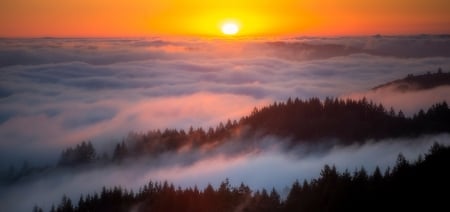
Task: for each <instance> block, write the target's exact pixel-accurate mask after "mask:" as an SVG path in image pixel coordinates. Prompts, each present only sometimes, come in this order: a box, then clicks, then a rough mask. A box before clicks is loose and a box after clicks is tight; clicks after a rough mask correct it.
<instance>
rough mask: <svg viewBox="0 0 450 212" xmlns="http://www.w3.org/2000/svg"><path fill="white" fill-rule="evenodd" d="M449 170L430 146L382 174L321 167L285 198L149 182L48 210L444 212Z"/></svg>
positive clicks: (449, 163)
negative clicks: (414, 157) (425, 150)
mask: <svg viewBox="0 0 450 212" xmlns="http://www.w3.org/2000/svg"><path fill="white" fill-rule="evenodd" d="M449 167H450V147H445V146H442V145H439V144H434V145H433V146H432V147H431V148H430V150H429V152H428V153H427V154H425V155H424V157H421V156H420V157H419V158H418V159H417V160H416V161H414V162H409V161H407V160H406V159H405V158H404V157H403V156H402V155H401V154H400V155H399V156H398V159H397V162H396V164H395V166H394V167H393V168H392V169H390V168H388V169H386V170H385V171H384V172H383V173H382V171H381V170H380V169H379V168H378V167H377V168H376V169H375V170H374V172H373V173H371V174H369V173H367V171H366V170H365V169H364V167H361V168H360V169H358V170H355V171H354V172H353V173H350V172H349V171H344V172H342V173H341V172H339V171H337V170H336V168H335V167H334V166H331V167H330V166H328V165H325V166H324V168H323V169H322V171H321V173H320V176H319V177H318V178H317V179H313V180H310V181H307V180H305V181H304V182H303V183H299V182H298V181H296V182H294V183H293V185H292V187H291V189H290V191H289V194H288V195H287V197H286V198H285V199H281V198H280V195H279V194H278V192H277V191H276V190H274V189H273V190H272V191H270V192H268V191H266V190H261V191H259V190H258V191H252V190H251V189H250V188H249V187H248V186H246V185H245V184H243V183H242V184H241V185H240V186H238V187H232V186H231V185H230V183H229V182H228V180H225V181H224V182H222V183H221V185H220V186H219V187H218V188H217V189H214V188H213V187H212V186H211V185H208V186H207V187H206V188H204V189H202V190H199V189H198V188H197V187H194V188H184V189H183V188H180V187H178V188H175V186H174V185H173V184H169V183H167V182H164V183H155V182H150V183H149V184H148V185H145V186H144V187H143V188H141V189H140V190H139V191H138V192H137V193H134V192H132V191H127V190H125V189H122V188H119V187H115V188H112V189H106V188H104V189H103V190H102V191H101V193H100V194H97V193H94V194H93V195H87V196H81V197H80V198H79V199H78V200H77V201H75V200H71V199H69V198H67V197H65V196H64V197H63V198H62V201H61V202H60V203H59V204H58V205H57V206H52V207H51V209H50V211H58V212H69V211H70V212H78V211H79V212H82V211H108V212H115V211H117V212H119V211H200V212H201V211H249V212H250V211H309V212H313V211H437V210H439V211H448V210H449V209H450V206H449V205H448V203H447V201H448V200H447V198H448V196H447V195H446V194H447V192H448V191H449V189H450V180H449V179H450V170H449ZM34 211H42V210H41V209H40V208H39V207H38V206H36V207H35V208H34Z"/></svg>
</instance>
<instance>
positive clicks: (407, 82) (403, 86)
mask: <svg viewBox="0 0 450 212" xmlns="http://www.w3.org/2000/svg"><path fill="white" fill-rule="evenodd" d="M443 85H450V72H447V73H445V72H443V71H442V69H441V68H439V69H438V70H437V72H436V73H431V72H427V73H426V74H421V75H413V74H409V75H408V76H406V77H405V78H403V79H399V80H395V81H392V82H388V83H385V84H382V85H379V86H376V87H374V88H373V89H372V90H378V89H381V88H386V87H390V86H393V88H394V89H396V90H398V91H402V92H407V91H415V90H422V89H431V88H435V87H438V86H443Z"/></svg>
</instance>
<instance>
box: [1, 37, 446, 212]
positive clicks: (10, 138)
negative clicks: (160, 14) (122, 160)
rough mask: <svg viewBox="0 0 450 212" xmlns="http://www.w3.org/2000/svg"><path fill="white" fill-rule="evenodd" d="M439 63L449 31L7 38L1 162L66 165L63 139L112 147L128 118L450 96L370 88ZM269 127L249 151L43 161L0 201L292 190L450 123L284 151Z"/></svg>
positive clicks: (200, 118)
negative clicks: (158, 189)
mask: <svg viewBox="0 0 450 212" xmlns="http://www.w3.org/2000/svg"><path fill="white" fill-rule="evenodd" d="M439 67H441V68H442V69H443V71H445V72H448V71H449V70H450V37H449V36H427V35H423V36H403V37H397V36H390V37H389V36H387V37H384V36H372V37H347V38H321V37H299V38H290V39H279V40H257V39H255V40H252V41H249V40H235V41H230V40H164V39H158V38H145V39H0V155H1V159H0V171H2V170H6V169H7V168H8V167H9V166H10V165H14V166H15V167H19V166H20V165H21V164H22V163H23V161H25V160H26V161H28V162H29V164H31V165H44V164H49V165H54V164H55V163H56V161H57V158H58V156H59V155H60V153H61V150H62V149H64V148H66V147H68V146H73V145H75V144H77V143H79V142H81V141H82V140H91V141H92V143H93V145H94V146H95V147H96V149H98V150H99V151H100V153H101V152H103V151H108V150H111V149H112V148H113V147H112V145H111V144H113V143H114V144H115V143H116V142H118V141H120V140H122V138H124V137H125V136H126V135H127V133H128V132H130V131H137V132H146V131H148V130H153V129H157V128H160V129H161V128H177V129H180V128H182V129H188V128H189V127H190V126H193V127H205V128H207V127H209V126H216V125H217V124H218V123H219V122H221V121H227V120H228V119H231V120H233V119H239V118H240V117H242V116H243V115H248V114H249V113H250V112H251V111H252V109H253V108H254V107H260V106H263V105H267V104H269V103H271V102H273V101H284V100H286V99H287V98H288V97H299V98H310V97H319V98H325V97H328V96H329V97H350V98H361V97H364V96H366V97H367V98H368V99H370V100H373V101H375V102H381V103H383V104H385V105H386V106H387V107H389V106H393V107H395V108H396V109H402V110H404V111H405V112H406V113H407V114H412V113H414V112H417V111H418V110H419V109H421V108H428V107H429V106H430V105H432V104H434V103H436V102H438V101H442V100H447V101H449V100H450V99H449V95H448V94H449V93H450V89H449V87H438V88H434V89H433V90H424V91H418V92H411V93H407V94H406V93H399V92H395V91H392V90H390V89H388V88H387V89H384V90H377V91H369V90H370V88H372V87H374V86H377V85H379V84H382V83H386V82H388V81H391V80H395V79H399V78H403V77H405V76H406V75H407V74H414V75H416V74H422V73H425V72H427V71H430V72H435V71H436V70H437V69H438V68H439ZM265 139H266V141H265V142H262V143H264V144H265V145H264V146H258V147H257V148H250V149H245V151H244V150H239V148H240V147H242V146H240V145H239V144H237V143H236V142H232V145H229V146H222V147H220V148H217V149H215V150H214V151H212V152H210V151H206V150H198V151H197V152H179V153H177V154H169V155H162V156H161V157H159V158H157V159H152V160H150V159H147V160H140V161H137V162H136V161H134V162H132V163H131V162H130V163H129V164H127V165H123V166H119V167H118V166H107V167H98V168H87V169H84V170H62V169H59V170H56V171H55V170H52V171H48V172H44V173H40V174H38V175H33V176H32V177H31V178H30V179H24V180H23V181H21V182H19V183H16V184H14V185H12V186H7V187H6V188H0V207H1V208H0V211H29V210H31V207H32V205H34V204H38V205H42V206H45V208H46V209H48V207H49V205H51V204H52V203H57V202H58V201H59V199H60V198H61V195H62V194H64V193H65V194H67V195H69V196H70V197H73V198H75V199H78V196H79V195H80V193H87V192H94V191H99V189H100V188H101V187H102V186H115V185H122V186H124V187H126V188H130V189H131V188H132V189H137V188H138V187H139V186H142V185H143V184H145V183H147V182H148V181H149V180H168V181H171V182H174V183H175V184H177V185H181V186H193V185H198V186H200V187H203V186H205V184H206V183H208V182H211V183H213V184H215V185H217V184H218V183H220V181H222V180H224V179H225V178H226V177H228V178H230V180H231V182H232V183H233V184H238V183H240V182H241V181H244V182H245V183H247V184H249V185H250V186H251V187H252V188H255V189H257V188H262V187H267V186H269V187H272V186H275V187H276V188H277V189H280V191H282V190H283V188H285V187H286V186H289V185H290V184H291V183H292V182H293V181H294V180H295V179H300V180H302V179H310V178H312V177H316V176H317V175H318V173H319V170H320V169H321V168H322V166H323V165H324V164H326V163H328V164H335V165H336V166H337V167H338V169H341V170H342V169H345V168H348V169H349V170H353V169H354V168H356V167H360V166H361V165H364V166H365V167H367V168H368V169H369V170H372V169H373V168H374V166H375V164H378V165H380V166H381V167H383V168H385V167H386V166H388V165H392V164H393V163H394V161H395V158H396V156H397V154H398V153H399V152H402V153H404V154H405V155H406V156H407V158H415V157H416V156H417V155H418V154H420V153H423V152H425V151H426V150H427V148H428V147H429V146H430V145H431V143H432V142H434V141H435V140H436V141H439V142H442V143H449V138H448V135H435V136H423V137H420V138H418V139H405V140H408V141H400V140H401V139H400V140H387V141H383V142H380V143H370V142H369V144H367V145H364V146H347V147H338V146H337V147H334V148H332V149H331V150H329V151H319V152H315V153H314V154H312V153H311V154H306V153H305V152H308V151H305V150H304V149H302V148H306V147H298V149H293V150H289V151H286V147H284V146H282V145H281V144H280V142H278V140H279V139H277V138H270V137H267V138H265ZM238 143H239V142H238ZM238 150H239V151H238ZM247 150H248V151H247ZM230 153H234V154H230ZM44 194H45V195H44ZM18 199H20V200H21V202H23V204H20V205H18V204H16V201H15V200H18Z"/></svg>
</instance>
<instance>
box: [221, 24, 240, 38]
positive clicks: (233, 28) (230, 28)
mask: <svg viewBox="0 0 450 212" xmlns="http://www.w3.org/2000/svg"><path fill="white" fill-rule="evenodd" d="M238 32H239V26H238V25H237V24H236V23H231V22H228V23H224V24H223V25H222V33H223V34H225V35H235V34H237V33H238Z"/></svg>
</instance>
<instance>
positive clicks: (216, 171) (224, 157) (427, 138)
mask: <svg viewBox="0 0 450 212" xmlns="http://www.w3.org/2000/svg"><path fill="white" fill-rule="evenodd" d="M285 141H286V140H285V139H279V138H276V137H272V136H270V137H265V138H263V139H262V140H261V141H259V142H258V143H257V144H258V145H248V144H246V143H245V142H226V143H225V144H224V145H222V146H218V147H216V148H214V149H212V150H208V151H204V150H202V149H198V150H192V151H187V152H178V153H167V154H162V155H160V156H158V157H157V158H151V159H150V158H142V159H138V160H129V161H125V162H124V163H123V164H121V165H117V164H112V165H111V164H110V165H106V166H103V165H95V166H93V167H84V168H74V169H71V168H69V169H64V168H61V169H57V170H53V171H48V172H44V173H39V174H38V175H33V176H31V177H28V178H26V179H22V180H21V181H19V182H16V183H15V184H13V185H9V186H5V187H4V188H2V189H1V192H0V203H1V204H0V205H1V208H0V209H1V210H2V211H30V210H31V208H32V207H33V206H34V205H39V206H42V207H43V208H44V209H45V210H48V209H49V208H50V206H51V205H52V204H55V205H57V204H58V203H59V201H60V199H61V197H62V195H67V196H68V197H70V198H72V199H73V200H75V201H76V200H78V198H79V197H80V195H81V194H84V195H86V194H93V192H97V193H99V192H100V191H101V188H102V187H103V186H106V187H113V186H121V187H122V188H126V189H129V190H133V191H136V192H137V191H138V189H139V188H140V187H142V186H143V185H145V184H147V183H148V182H149V181H150V180H152V181H161V182H162V181H166V180H167V181H168V182H171V183H174V185H175V186H180V187H182V188H186V187H194V186H198V187H199V188H200V189H203V188H204V187H206V185H207V184H208V183H210V184H212V185H213V186H214V187H216V188H217V186H218V185H219V184H220V182H222V181H223V180H225V179H226V178H228V179H229V180H230V183H231V184H232V185H239V184H240V183H241V182H244V183H246V184H247V185H249V186H250V187H251V188H252V189H253V190H254V191H255V190H257V189H262V188H266V189H272V188H275V189H277V190H278V191H279V192H280V194H281V195H282V197H285V196H286V195H287V193H286V191H288V188H289V187H290V186H291V185H292V183H293V182H294V181H295V180H299V181H303V180H305V179H306V180H311V179H313V178H316V177H318V176H319V174H320V170H321V169H322V168H323V166H324V165H325V164H329V165H335V166H336V167H337V169H338V170H340V171H344V170H346V169H347V170H349V171H350V172H352V171H353V170H356V169H359V168H361V167H362V166H364V168H365V169H366V170H367V171H368V172H369V173H371V172H373V170H374V169H375V167H376V166H379V167H380V168H381V170H383V171H384V170H385V169H386V168H387V167H388V166H391V167H392V166H393V165H394V164H395V162H396V158H397V156H398V154H399V153H402V154H403V155H404V156H405V157H406V159H408V160H410V161H415V160H416V159H417V157H418V156H419V155H422V154H424V153H426V152H427V151H428V149H429V148H430V146H431V145H432V144H433V143H435V142H437V143H440V144H445V145H450V135H449V134H439V135H424V136H421V137H418V138H402V139H385V140H381V141H376V142H375V141H371V140H369V141H367V142H366V143H365V144H363V145H362V144H355V145H350V146H339V145H331V146H329V147H328V148H323V149H320V148H314V151H311V149H309V147H307V146H296V147H295V148H287V146H286V142H285ZM331 143H332V142H331ZM235 150H236V151H235ZM19 200H20V201H21V202H22V203H21V204H16V203H17V201H19Z"/></svg>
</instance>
